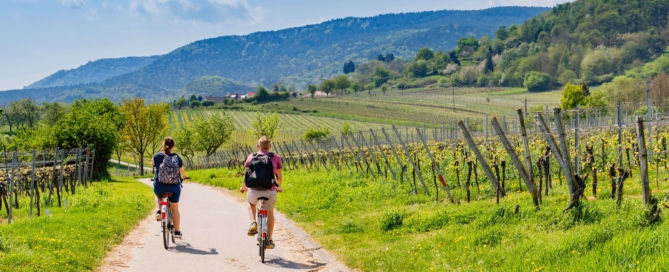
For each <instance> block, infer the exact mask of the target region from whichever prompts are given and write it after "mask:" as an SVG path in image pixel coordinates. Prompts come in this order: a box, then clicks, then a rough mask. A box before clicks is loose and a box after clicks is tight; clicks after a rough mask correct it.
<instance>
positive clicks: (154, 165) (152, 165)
mask: <svg viewBox="0 0 669 272" xmlns="http://www.w3.org/2000/svg"><path fill="white" fill-rule="evenodd" d="M151 167H156V161H154V160H153V158H151Z"/></svg>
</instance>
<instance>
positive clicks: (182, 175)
mask: <svg viewBox="0 0 669 272" xmlns="http://www.w3.org/2000/svg"><path fill="white" fill-rule="evenodd" d="M179 173H181V178H182V179H186V178H188V176H186V170H184V168H183V167H181V168H179Z"/></svg>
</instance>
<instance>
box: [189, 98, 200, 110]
mask: <svg viewBox="0 0 669 272" xmlns="http://www.w3.org/2000/svg"><path fill="white" fill-rule="evenodd" d="M201 105H202V103H200V101H197V100H195V101H191V102H190V107H191V108H197V107H199V106H201Z"/></svg>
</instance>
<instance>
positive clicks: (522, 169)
mask: <svg viewBox="0 0 669 272" xmlns="http://www.w3.org/2000/svg"><path fill="white" fill-rule="evenodd" d="M521 118H522V113H521ZM491 123H492V127H493V128H494V129H495V132H496V133H497V136H499V139H500V140H501V141H502V145H503V146H504V148H505V149H506V152H507V153H509V156H510V157H511V162H513V165H515V166H516V168H517V169H518V174H519V175H520V177H521V178H522V179H523V181H525V186H527V190H528V191H530V194H531V195H532V201H533V202H534V207H535V208H536V209H539V196H538V195H539V194H538V192H537V187H536V186H535V185H534V182H532V180H531V179H530V176H531V174H528V172H527V170H526V169H525V166H524V165H523V163H521V162H520V159H519V158H518V155H517V154H516V151H515V150H514V149H513V146H512V145H511V142H509V139H508V138H506V134H505V133H504V130H503V129H502V127H501V126H500V125H499V122H498V121H497V117H493V118H492V122H491Z"/></svg>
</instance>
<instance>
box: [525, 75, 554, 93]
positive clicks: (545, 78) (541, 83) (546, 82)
mask: <svg viewBox="0 0 669 272" xmlns="http://www.w3.org/2000/svg"><path fill="white" fill-rule="evenodd" d="M550 84H551V77H550V75H548V74H547V73H541V72H535V71H532V72H529V73H527V74H525V81H523V85H525V87H527V90H528V91H531V92H535V91H546V90H548V88H549V87H550Z"/></svg>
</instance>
